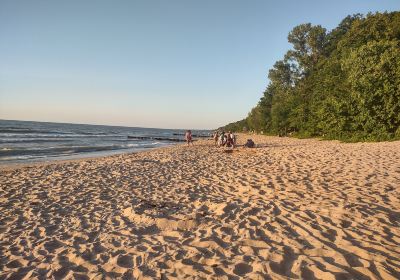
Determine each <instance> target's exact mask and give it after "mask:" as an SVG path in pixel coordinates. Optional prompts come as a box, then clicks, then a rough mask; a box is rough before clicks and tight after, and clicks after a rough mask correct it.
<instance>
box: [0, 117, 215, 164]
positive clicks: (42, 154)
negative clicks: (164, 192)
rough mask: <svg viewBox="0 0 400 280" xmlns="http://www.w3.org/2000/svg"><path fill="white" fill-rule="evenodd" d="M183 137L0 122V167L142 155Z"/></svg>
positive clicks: (172, 131) (152, 130)
mask: <svg viewBox="0 0 400 280" xmlns="http://www.w3.org/2000/svg"><path fill="white" fill-rule="evenodd" d="M183 133H184V131H183V130H176V129H156V128H140V127H120V126H104V125H85V124H63V123H47V122H27V121H6V120H0V164H7V163H16V162H17V163H19V162H22V163H23V162H32V161H47V160H51V159H68V158H75V157H86V156H98V155H110V154H117V153H123V152H135V151H141V150H145V149H151V148H157V147H162V146H167V145H173V144H176V142H173V141H171V140H173V139H182V138H183V136H182V134H183ZM193 133H197V134H207V133H208V131H193ZM128 136H138V137H143V138H144V139H132V138H131V139H129V138H128ZM151 137H153V138H154V137H155V138H161V140H154V139H150V138H151Z"/></svg>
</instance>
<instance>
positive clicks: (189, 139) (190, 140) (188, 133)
mask: <svg viewBox="0 0 400 280" xmlns="http://www.w3.org/2000/svg"><path fill="white" fill-rule="evenodd" d="M185 140H186V143H187V144H188V146H189V145H190V144H192V145H193V137H192V131H191V130H187V131H186V133H185Z"/></svg>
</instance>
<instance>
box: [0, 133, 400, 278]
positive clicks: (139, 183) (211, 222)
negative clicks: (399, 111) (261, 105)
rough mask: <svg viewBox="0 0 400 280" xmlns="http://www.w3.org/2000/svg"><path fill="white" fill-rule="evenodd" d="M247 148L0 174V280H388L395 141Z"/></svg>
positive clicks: (153, 153)
mask: <svg viewBox="0 0 400 280" xmlns="http://www.w3.org/2000/svg"><path fill="white" fill-rule="evenodd" d="M247 138H252V139H253V140H254V142H255V143H256V144H258V145H259V146H258V148H251V149H249V148H237V149H235V150H234V152H231V153H225V152H224V151H225V149H224V148H217V147H214V146H213V141H210V140H200V141H197V142H196V143H195V145H193V146H190V147H188V146H186V144H180V145H172V146H168V147H161V148H155V149H152V150H146V151H142V152H137V153H125V154H119V155H114V156H106V157H100V158H99V157H95V158H91V159H78V160H71V161H66V162H51V163H46V164H39V165H34V166H32V165H30V166H25V167H21V168H14V169H10V170H0V175H1V177H2V180H1V182H0V211H1V212H2V213H3V215H2V217H1V218H0V254H1V255H2V258H1V260H0V271H1V272H0V277H3V278H9V277H10V278H13V277H16V278H23V277H25V278H57V279H58V278H78V279H99V278H103V277H104V278H137V279H154V278H158V279H183V278H185V279H186V278H187V279H203V278H204V279H208V278H213V279H214V278H216V279H269V278H272V279H292V278H297V279H313V278H316V279H338V278H343V279H350V278H352V279H363V278H369V279H397V278H399V276H400V273H399V271H400V249H399V248H400V209H399V205H400V186H399V182H400V162H398V160H397V159H398V158H400V142H399V141H398V142H385V143H382V142H381V143H356V144H344V143H339V142H336V141H318V140H313V139H311V140H310V139H293V138H278V137H267V136H259V135H251V136H248V135H244V134H239V135H238V140H239V143H238V144H243V143H244V142H245V141H246V139H247ZM30 167H33V168H30Z"/></svg>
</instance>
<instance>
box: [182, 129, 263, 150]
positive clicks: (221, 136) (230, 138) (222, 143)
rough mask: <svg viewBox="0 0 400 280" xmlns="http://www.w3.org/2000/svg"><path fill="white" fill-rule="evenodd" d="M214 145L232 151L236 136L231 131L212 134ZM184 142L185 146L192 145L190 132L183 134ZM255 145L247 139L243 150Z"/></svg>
mask: <svg viewBox="0 0 400 280" xmlns="http://www.w3.org/2000/svg"><path fill="white" fill-rule="evenodd" d="M212 137H213V139H214V145H215V146H217V147H228V148H232V149H234V148H235V147H236V146H237V144H236V135H235V134H233V132H232V131H229V132H228V133H225V131H219V130H217V131H215V132H214V133H213V136H212ZM185 140H186V143H187V145H188V146H189V145H190V144H192V145H193V135H192V131H191V130H187V131H186V132H185ZM255 146H256V145H255V143H254V141H253V140H252V139H247V142H246V143H245V144H244V145H243V147H245V148H254V147H255Z"/></svg>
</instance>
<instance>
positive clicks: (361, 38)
mask: <svg viewBox="0 0 400 280" xmlns="http://www.w3.org/2000/svg"><path fill="white" fill-rule="evenodd" d="M288 41H289V42H290V43H291V44H292V46H293V48H292V49H291V50H289V51H287V53H286V54H285V56H284V58H283V59H282V60H279V61H277V62H276V63H275V65H274V66H273V68H272V69H271V70H270V71H269V74H268V78H269V80H270V82H269V84H268V86H267V88H266V90H265V91H264V94H263V96H262V97H261V99H260V101H259V102H258V104H257V105H256V106H255V107H254V108H253V109H252V110H251V111H250V113H249V114H248V116H247V118H246V119H244V120H241V121H238V122H234V123H230V124H228V125H226V126H225V127H224V129H226V130H233V131H243V130H249V131H255V132H258V133H265V134H274V135H276V134H279V135H288V134H291V135H295V136H297V137H323V138H326V139H339V140H343V141H384V140H391V139H400V12H392V13H375V14H368V15H366V16H362V15H360V14H356V15H352V16H347V17H346V18H345V19H343V21H342V22H341V23H340V24H339V25H338V26H337V27H336V28H335V29H333V30H332V31H330V32H327V31H326V29H325V28H323V27H321V26H320V25H316V26H313V25H311V24H309V23H308V24H301V25H299V26H296V27H295V28H293V30H292V31H291V32H290V33H289V35H288Z"/></svg>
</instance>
